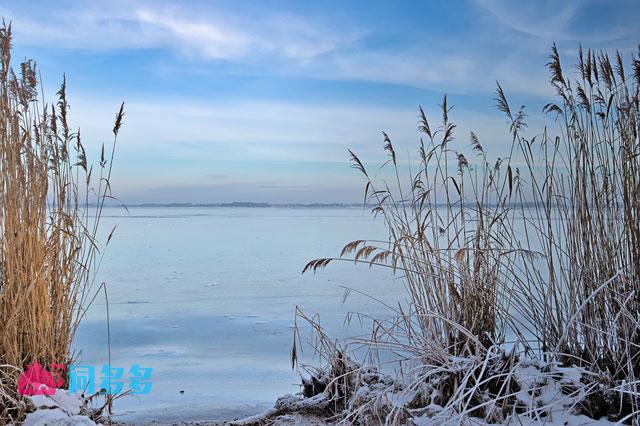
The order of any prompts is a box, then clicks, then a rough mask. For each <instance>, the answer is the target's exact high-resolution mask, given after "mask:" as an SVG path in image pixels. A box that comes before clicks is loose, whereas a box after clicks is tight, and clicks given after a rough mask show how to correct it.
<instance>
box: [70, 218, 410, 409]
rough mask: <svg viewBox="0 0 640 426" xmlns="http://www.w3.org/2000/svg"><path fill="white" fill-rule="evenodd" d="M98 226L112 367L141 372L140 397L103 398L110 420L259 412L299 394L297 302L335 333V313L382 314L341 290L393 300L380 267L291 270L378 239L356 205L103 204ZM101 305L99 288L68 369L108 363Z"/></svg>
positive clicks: (339, 328) (339, 316)
mask: <svg viewBox="0 0 640 426" xmlns="http://www.w3.org/2000/svg"><path fill="white" fill-rule="evenodd" d="M103 225H104V226H103V229H104V230H105V231H104V233H103V234H104V235H105V238H106V234H107V233H108V232H109V230H110V229H111V228H112V227H113V226H115V225H117V230H116V232H115V234H114V237H113V240H112V241H111V243H110V245H109V247H108V249H107V252H106V255H105V257H104V260H103V263H102V267H101V270H100V274H99V281H98V282H101V281H105V282H106V284H107V288H108V295H109V302H110V303H109V308H110V316H111V322H110V324H111V357H112V366H113V367H122V368H125V369H126V370H127V369H129V368H130V367H131V365H133V364H139V365H140V366H142V367H152V368H153V369H154V370H153V379H152V383H153V385H152V390H151V393H150V394H148V395H140V396H135V397H133V396H130V397H126V398H123V399H120V400H118V401H116V404H115V410H116V413H115V414H116V419H122V420H130V421H135V420H140V421H149V420H154V419H156V420H163V421H172V420H181V419H187V420H198V419H230V418H235V417H239V416H245V415H251V414H255V413H258V412H261V411H263V410H265V409H267V408H269V407H271V406H272V405H273V403H274V402H275V399H276V398H277V397H278V396H280V395H283V394H285V393H295V392H298V391H299V387H298V385H297V384H298V383H299V382H300V379H299V374H298V373H297V372H295V371H292V370H291V366H290V349H291V343H292V338H293V330H292V324H293V320H294V311H295V307H296V305H297V306H300V307H301V308H302V309H303V310H304V311H305V312H306V313H308V314H316V313H319V314H320V321H321V323H322V324H323V325H324V326H325V328H326V329H327V331H328V332H329V333H330V334H332V335H335V336H342V335H345V326H344V324H343V321H344V319H345V315H346V313H347V312H350V311H356V312H362V313H367V314H373V315H378V316H385V315H386V314H387V313H388V311H385V309H384V307H382V306H380V305H379V304H378V303H376V302H372V301H371V300H369V299H367V298H365V297H362V296H358V295H355V294H354V295H352V296H351V297H350V298H349V299H348V300H347V302H346V303H345V304H344V305H342V297H343V294H344V288H343V286H347V287H352V288H355V289H357V290H360V291H363V292H367V293H370V294H372V295H375V296H376V297H377V298H380V299H382V300H386V301H392V302H394V301H397V300H398V298H403V297H404V293H403V285H402V282H401V281H400V280H398V279H394V278H393V277H392V276H391V274H390V273H389V272H388V271H387V270H381V269H375V268H374V269H371V270H370V269H368V268H367V267H366V266H362V265H359V266H355V265H354V264H352V263H348V262H344V263H335V264H332V265H330V266H329V267H328V268H327V269H325V270H323V271H320V272H319V273H317V274H315V275H313V274H312V273H308V274H305V275H301V270H302V268H303V267H304V265H305V264H306V263H307V262H308V261H309V260H311V259H313V258H318V257H330V256H334V255H337V254H339V252H340V250H341V248H342V247H343V245H344V244H345V243H347V242H349V241H352V240H354V239H361V238H373V239H375V238H377V239H380V238H382V239H384V238H385V232H384V227H383V223H382V221H381V220H377V221H374V220H373V219H372V218H371V216H370V214H369V211H368V210H365V211H363V210H362V209H359V208H353V209H352V208H340V209H327V208H318V209H311V208H296V209H294V208H228V207H224V208H177V207H176V208H131V209H130V212H129V213H127V212H126V211H125V210H123V209H119V208H106V209H105V212H104V215H103ZM105 308H106V304H105V301H104V297H103V296H102V295H100V296H99V297H98V298H97V300H96V302H95V303H94V304H93V305H92V307H91V309H90V312H89V314H88V316H87V318H86V320H85V321H84V322H83V324H82V325H81V327H80V330H79V332H78V335H77V340H76V344H75V347H76V351H78V352H79V355H78V363H79V364H81V365H93V366H96V370H99V368H100V366H102V365H103V364H105V363H107V360H108V358H107V353H108V351H107V327H106V321H105V318H106V309H105ZM351 327H352V328H351V330H350V334H353V333H357V332H359V330H358V329H356V328H355V327H357V326H356V325H352V326H351ZM306 337H311V336H310V335H309V334H307V335H306ZM304 349H305V355H308V356H310V355H311V350H310V348H309V347H306V348H304Z"/></svg>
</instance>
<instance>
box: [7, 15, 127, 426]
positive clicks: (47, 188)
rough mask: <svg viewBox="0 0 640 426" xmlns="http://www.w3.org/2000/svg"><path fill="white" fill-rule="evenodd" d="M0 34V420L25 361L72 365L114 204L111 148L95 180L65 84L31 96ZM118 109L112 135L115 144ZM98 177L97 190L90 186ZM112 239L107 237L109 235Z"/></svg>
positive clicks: (30, 66)
mask: <svg viewBox="0 0 640 426" xmlns="http://www.w3.org/2000/svg"><path fill="white" fill-rule="evenodd" d="M11 41H12V38H11V26H10V25H4V24H3V27H2V28H1V29H0V60H1V64H0V323H2V327H0V365H2V366H3V367H2V368H0V370H1V373H0V384H1V388H2V390H1V391H0V422H3V421H7V420H9V419H10V418H15V416H17V415H19V413H18V412H17V411H16V407H17V405H16V404H18V405H19V401H18V397H17V395H16V385H15V381H16V379H17V376H18V375H19V373H20V371H21V369H22V368H24V367H25V366H26V365H28V364H29V363H31V362H39V363H40V364H42V365H44V366H46V367H48V366H50V365H51V364H52V363H56V364H67V365H68V364H69V363H70V362H71V358H72V353H71V349H72V348H71V345H72V342H73V338H74V334H75V332H76V329H77V327H78V324H79V321H80V319H81V318H82V316H83V313H84V309H86V308H87V304H88V302H89V301H90V299H91V298H92V297H93V296H94V294H95V288H93V287H92V285H93V283H94V280H95V271H96V268H97V265H98V263H99V261H100V256H101V252H100V248H101V247H100V246H99V242H98V240H97V234H98V225H99V220H100V215H101V213H102V208H103V206H104V201H105V199H106V198H109V197H111V189H110V183H109V180H110V176H111V168H112V161H113V154H114V151H113V149H112V150H111V153H110V154H109V153H107V154H105V149H104V146H103V147H102V155H101V159H100V164H99V170H98V172H97V173H96V172H95V171H94V170H93V168H92V167H91V166H90V165H89V164H88V163H87V158H86V154H85V149H84V147H83V144H82V142H81V138H80V131H79V130H73V129H71V128H69V120H68V116H67V114H68V111H69V105H68V103H67V97H66V81H65V80H63V83H62V86H61V87H60V90H59V91H58V93H57V96H58V100H57V103H56V104H55V105H53V104H46V103H45V102H44V100H42V99H40V100H39V99H38V86H39V76H38V73H37V68H36V64H35V63H34V62H33V61H31V60H26V61H25V62H22V63H21V64H20V71H19V74H17V75H16V74H15V73H14V71H13V69H12V67H11ZM122 117H123V109H122V108H120V111H119V112H118V114H117V116H116V124H115V127H114V129H113V133H114V142H113V148H115V138H116V137H117V134H118V131H119V129H120V126H121V123H122ZM96 174H97V175H98V176H97V179H98V183H97V185H94V180H95V179H92V178H93V177H94V176H95V175H96ZM109 238H110V236H109Z"/></svg>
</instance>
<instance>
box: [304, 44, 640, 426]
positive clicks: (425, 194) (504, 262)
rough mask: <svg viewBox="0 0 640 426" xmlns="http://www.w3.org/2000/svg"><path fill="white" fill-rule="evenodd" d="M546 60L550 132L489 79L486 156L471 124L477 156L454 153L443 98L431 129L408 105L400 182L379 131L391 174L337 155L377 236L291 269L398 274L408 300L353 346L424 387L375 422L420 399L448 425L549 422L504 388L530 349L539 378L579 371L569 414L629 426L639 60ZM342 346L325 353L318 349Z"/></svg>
mask: <svg viewBox="0 0 640 426" xmlns="http://www.w3.org/2000/svg"><path fill="white" fill-rule="evenodd" d="M548 68H549V70H550V73H551V79H550V80H551V84H552V85H553V86H554V87H555V88H556V90H557V93H558V97H559V103H557V104H556V103H550V104H548V105H547V106H545V108H544V112H546V113H550V114H552V116H553V117H554V118H555V119H556V122H555V123H557V124H558V126H557V129H558V130H555V132H557V136H555V135H553V132H554V131H552V130H549V129H547V128H545V129H544V130H543V131H542V132H541V133H540V134H538V135H536V136H534V137H528V136H527V132H526V128H527V124H526V114H525V110H524V107H521V108H519V109H517V110H514V109H512V107H511V106H510V104H509V102H508V100H507V96H506V95H505V93H504V91H503V89H502V87H501V86H500V85H498V87H497V92H496V93H497V95H496V103H497V108H498V110H500V111H501V112H502V113H504V114H505V115H506V117H507V119H508V125H509V135H510V139H511V140H512V144H511V148H510V151H509V152H508V153H507V155H506V156H505V157H503V158H498V159H497V161H490V160H489V159H488V157H487V155H486V153H485V149H484V148H483V146H482V144H481V143H480V141H479V139H478V137H477V136H476V135H475V134H473V133H471V135H470V143H471V147H470V150H471V152H472V153H473V154H474V157H475V158H472V159H468V158H467V157H466V156H465V155H464V154H463V152H462V151H463V149H462V147H460V146H459V145H456V143H455V141H454V136H453V135H454V131H455V127H456V126H455V124H453V123H452V122H451V119H450V116H449V113H450V107H449V106H448V104H447V98H446V97H445V98H444V99H443V102H442V105H441V114H442V121H441V124H440V125H439V126H438V127H437V128H435V127H433V126H432V124H431V123H430V122H429V120H427V117H426V114H425V112H424V111H423V110H422V108H420V111H419V132H420V133H421V136H422V138H421V140H420V146H419V157H418V158H419V170H418V171H417V172H414V173H412V174H411V175H410V180H409V182H405V181H404V180H403V179H401V171H400V166H399V163H398V159H397V155H396V153H395V149H394V146H393V144H392V142H391V138H390V137H389V136H388V135H387V134H383V139H384V149H385V151H386V152H387V154H388V156H389V160H388V162H387V163H385V164H390V166H391V167H392V169H391V173H390V175H391V176H392V177H393V178H392V179H391V181H390V182H391V183H389V181H387V180H382V181H381V180H379V179H373V178H372V177H371V175H370V173H369V172H368V170H367V168H366V167H365V165H364V164H363V162H362V161H361V160H360V159H359V158H358V156H357V155H355V154H354V153H352V152H351V151H350V155H351V160H352V162H353V165H354V167H355V168H356V169H357V170H359V171H360V173H361V174H362V175H364V177H365V181H366V186H365V199H366V200H368V201H369V202H370V203H372V204H373V205H374V208H373V213H374V214H375V215H379V216H381V217H382V218H383V220H384V222H385V224H386V226H387V229H388V235H389V239H388V241H370V240H357V241H353V242H350V243H349V244H347V245H346V246H345V247H344V249H343V250H342V253H341V254H340V257H338V258H322V259H316V260H313V261H311V262H309V264H307V265H306V267H305V269H304V271H309V270H312V271H316V270H317V269H319V268H324V267H326V266H327V265H328V264H329V263H331V262H334V261H338V260H348V261H355V262H356V263H364V264H368V265H370V266H374V265H375V266H381V267H387V268H391V269H393V271H396V272H398V273H400V274H402V277H403V280H404V283H405V285H406V288H407V291H408V294H409V300H410V302H409V304H408V305H404V306H403V305H400V306H399V307H398V308H396V309H395V310H394V317H393V318H392V319H390V320H384V321H383V320H374V326H373V331H372V336H371V338H370V339H354V340H353V341H352V342H351V344H356V345H357V346H361V345H365V346H367V347H368V348H369V351H370V352H373V353H376V352H377V351H379V350H381V349H383V350H386V351H390V352H392V353H395V354H397V355H398V360H399V362H400V365H401V366H403V367H402V368H401V371H403V375H404V377H403V379H402V381H403V383H404V384H405V385H406V386H407V388H410V389H414V390H416V391H418V390H420V389H423V388H424V387H425V386H427V387H429V389H430V390H431V393H430V395H431V396H432V398H431V399H430V400H429V399H428V398H427V396H425V395H422V397H421V398H422V399H421V398H417V399H413V400H411V401H410V403H409V404H408V405H407V406H405V407H398V406H392V407H391V408H390V407H389V404H387V405H386V406H385V407H386V411H385V410H382V411H380V410H379V411H378V414H377V415H379V416H381V417H380V419H381V421H382V422H386V423H403V422H406V420H407V416H409V415H412V414H416V413H426V412H428V410H427V406H429V407H432V406H436V407H440V408H442V410H441V411H439V412H438V413H439V414H438V415H443V413H444V414H446V415H447V416H449V417H447V418H448V419H449V420H447V421H450V422H453V423H452V424H455V422H456V421H462V420H461V419H463V418H464V417H465V416H475V417H481V418H483V419H484V420H486V421H490V422H496V421H505V420H506V419H508V418H510V416H511V418H512V419H513V416H514V415H516V414H522V413H524V414H525V415H528V416H530V417H531V418H538V417H537V416H541V415H543V414H541V413H543V412H545V410H546V414H544V415H548V413H550V412H552V411H553V410H552V408H551V407H546V406H545V407H523V406H522V404H521V401H520V400H519V399H518V398H517V397H516V396H517V393H518V391H519V389H520V388H519V386H518V384H517V383H516V380H514V373H513V372H514V369H517V368H520V367H519V366H522V365H523V363H524V362H525V360H526V359H528V357H530V356H533V357H534V358H535V359H537V360H538V361H539V362H540V363H545V364H544V365H546V367H545V369H546V370H544V371H543V370H541V377H542V378H543V379H544V378H545V377H548V378H551V376H553V374H555V375H556V376H557V374H558V373H557V371H556V372H555V373H553V374H552V373H551V371H555V370H554V368H556V367H554V366H558V365H560V366H570V367H572V368H577V369H580V371H581V372H583V373H581V374H583V382H584V383H582V384H579V385H578V389H576V390H575V392H574V394H571V395H569V396H568V398H569V397H570V398H574V397H575V395H578V394H579V395H580V397H579V398H578V399H577V400H576V402H575V406H574V407H573V408H572V410H573V411H574V412H577V413H586V414H588V415H590V416H591V417H592V418H599V417H601V416H609V417H610V418H612V419H617V420H620V421H622V422H626V423H631V422H635V423H634V424H637V422H638V421H639V418H638V417H639V413H640V377H639V374H640V275H639V274H640V270H639V268H640V258H639V257H638V256H639V255H640V221H639V219H640V141H639V136H638V134H639V133H640V113H639V111H640V108H639V102H640V101H639V99H640V94H639V91H640V58H639V57H633V58H632V68H633V69H632V73H629V72H628V71H625V65H624V61H623V58H622V56H621V54H620V53H616V55H615V60H614V61H613V63H612V61H611V59H610V57H609V56H608V55H607V53H605V52H600V53H596V52H592V51H587V52H586V54H585V52H583V50H582V49H580V55H579V58H578V65H577V70H578V71H577V78H576V79H573V80H572V79H571V77H569V76H568V75H565V74H564V73H563V69H562V66H561V64H560V56H559V54H558V51H557V49H556V47H555V45H554V46H553V48H552V53H551V56H550V62H549V64H548ZM467 152H468V150H467ZM314 327H316V328H317V327H319V326H318V325H317V324H314ZM345 351H346V349H345V348H342V349H341V350H340V351H338V350H337V349H335V347H332V348H330V349H327V348H325V352H328V354H325V358H329V359H330V358H331V356H332V355H331V354H336V353H340V354H343V353H344V352H345ZM340 356H342V355H340ZM549 363H550V364H549ZM540 365H542V364H540ZM340 380H343V381H344V378H341V379H340ZM352 392H355V390H352ZM434 395H435V396H434ZM434 398H435V399H434ZM434 404H435V405H434ZM374 405H375V404H374ZM342 407H343V408H344V409H345V412H344V413H343V415H342V418H343V420H344V421H345V422H356V423H357V422H364V423H366V421H365V420H363V419H365V418H367V417H366V416H367V415H370V411H371V410H370V409H369V408H365V407H363V406H361V405H360V406H358V405H356V406H354V405H353V404H351V405H350V402H349V401H343V404H342ZM367 412H369V414H366V413H367ZM432 414H433V413H432ZM363 416H364V417H363ZM442 419H443V420H442V421H443V422H444V419H445V417H442Z"/></svg>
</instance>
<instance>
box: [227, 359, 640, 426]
mask: <svg viewBox="0 0 640 426" xmlns="http://www.w3.org/2000/svg"><path fill="white" fill-rule="evenodd" d="M510 356H511V357H512V359H513V360H514V362H513V363H511V362H508V359H507V358H508V357H510ZM499 361H507V362H506V363H505V364H504V365H509V366H510V367H509V368H508V370H504V369H501V368H500V367H499V366H497V365H498V364H499ZM481 365H483V367H482V368H483V369H484V372H487V373H488V376H487V375H485V374H484V372H480V374H478V373H479V372H478V368H477V367H478V362H477V360H476V359H458V360H456V362H455V363H452V364H451V365H450V366H449V367H450V368H447V369H445V368H442V367H434V366H429V367H423V368H422V370H421V372H420V374H419V377H421V378H422V379H419V380H416V379H415V376H414V380H407V379H406V378H405V379H400V378H396V379H394V378H393V377H391V376H389V375H387V374H383V373H380V372H378V371H377V370H376V369H374V368H363V367H361V366H360V365H357V364H356V363H353V362H351V361H349V360H348V359H346V358H344V359H343V361H342V362H341V364H340V368H336V364H335V363H334V366H333V367H332V368H330V369H327V370H324V371H323V372H322V373H321V374H319V375H318V377H312V378H311V379H308V380H303V385H304V391H303V392H302V393H300V394H298V395H286V396H283V397H281V398H279V399H278V400H277V402H276V403H275V406H274V408H272V409H271V410H268V411H267V412H265V413H264V414H261V415H258V416H252V417H248V418H245V419H242V420H238V421H233V422H230V423H229V425H231V426H258V425H266V424H269V425H272V424H273V425H322V424H339V423H341V424H358V425H377V424H380V425H382V424H393V425H396V424H397V425H405V424H406V425H415V426H437V425H478V426H493V425H525V426H538V425H540V426H541V425H547V426H578V425H593V426H609V425H611V426H612V425H615V424H634V423H632V422H633V421H637V420H638V413H635V414H634V413H631V414H626V415H625V414H624V413H623V414H621V410H622V405H623V399H622V395H623V393H622V392H619V389H615V388H608V387H606V386H605V385H604V383H602V382H601V381H600V379H599V378H598V377H597V376H596V375H594V374H593V373H591V372H589V371H587V370H585V369H583V368H580V367H577V366H562V365H560V364H559V363H557V362H544V361H541V360H539V359H535V358H528V357H525V356H521V357H513V355H510V354H505V353H500V354H498V355H497V356H495V357H491V356H489V357H486V358H485V362H484V363H483V364H481ZM429 369H430V370H431V371H430V372H429V371H427V370H429ZM460 373H462V374H461V375H460ZM472 377H475V378H476V379H477V381H476V382H475V383H467V384H465V382H469V381H470V379H471V378H472ZM452 378H453V380H458V385H457V386H458V389H459V390H460V392H453V397H450V398H449V399H448V400H443V399H442V397H443V391H442V385H443V384H444V383H446V382H448V381H449V380H452ZM496 387H497V388H501V390H502V392H501V391H495V390H492V389H493V388H496ZM505 389H508V391H504V390H505ZM638 396H639V395H635V396H634V397H638ZM616 398H617V401H618V404H615V403H614V401H615V400H616ZM603 401H608V405H607V404H603ZM603 413H604V414H603ZM487 419H492V420H487Z"/></svg>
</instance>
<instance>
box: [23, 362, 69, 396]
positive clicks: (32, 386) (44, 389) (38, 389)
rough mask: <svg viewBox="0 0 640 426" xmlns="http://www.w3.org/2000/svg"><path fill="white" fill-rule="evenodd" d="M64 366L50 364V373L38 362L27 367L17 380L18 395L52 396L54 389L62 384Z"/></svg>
mask: <svg viewBox="0 0 640 426" xmlns="http://www.w3.org/2000/svg"><path fill="white" fill-rule="evenodd" d="M65 370H66V366H65V365H64V364H51V372H50V371H47V369H45V368H44V367H43V366H42V365H40V364H39V363H38V362H33V363H31V364H29V365H28V366H27V368H26V369H25V371H24V373H22V374H21V375H20V378H19V379H18V393H19V394H20V395H27V396H33V395H54V394H55V393H56V388H58V387H62V385H63V384H64V372H65Z"/></svg>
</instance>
